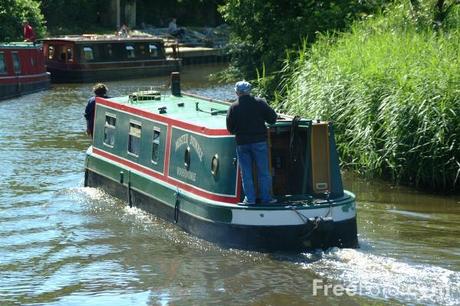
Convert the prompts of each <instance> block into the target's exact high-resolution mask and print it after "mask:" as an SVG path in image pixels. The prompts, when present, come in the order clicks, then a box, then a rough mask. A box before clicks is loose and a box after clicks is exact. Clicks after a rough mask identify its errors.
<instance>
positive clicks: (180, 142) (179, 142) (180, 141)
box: [176, 134, 188, 151]
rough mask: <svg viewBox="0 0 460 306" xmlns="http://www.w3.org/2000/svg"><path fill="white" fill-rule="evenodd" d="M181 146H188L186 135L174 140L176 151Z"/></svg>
mask: <svg viewBox="0 0 460 306" xmlns="http://www.w3.org/2000/svg"><path fill="white" fill-rule="evenodd" d="M183 144H188V134H183V135H182V136H180V137H179V138H177V140H176V151H177V150H178V149H179V147H180V146H182V145H183Z"/></svg>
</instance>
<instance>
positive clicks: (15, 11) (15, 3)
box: [0, 0, 46, 42]
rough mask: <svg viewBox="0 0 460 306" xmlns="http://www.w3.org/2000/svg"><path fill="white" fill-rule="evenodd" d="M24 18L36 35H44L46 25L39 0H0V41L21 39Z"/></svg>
mask: <svg viewBox="0 0 460 306" xmlns="http://www.w3.org/2000/svg"><path fill="white" fill-rule="evenodd" d="M24 19H27V20H28V21H29V23H30V25H31V26H32V27H33V28H34V31H35V34H36V35H37V37H43V36H44V35H45V31H46V27H45V22H44V18H43V15H42V13H41V11H40V3H39V1H35V0H2V1H0V41H6V42H8V41H22V40H23V29H22V21H23V20H24Z"/></svg>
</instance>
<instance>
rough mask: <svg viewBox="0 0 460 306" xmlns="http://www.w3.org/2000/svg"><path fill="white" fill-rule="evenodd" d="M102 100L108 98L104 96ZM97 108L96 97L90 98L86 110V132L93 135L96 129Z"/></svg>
mask: <svg viewBox="0 0 460 306" xmlns="http://www.w3.org/2000/svg"><path fill="white" fill-rule="evenodd" d="M101 98H108V97H107V96H102V97H101ZM95 108H96V96H94V97H91V98H89V100H88V104H86V108H85V119H86V130H87V131H88V132H89V133H90V135H91V136H92V135H93V128H94V112H95Z"/></svg>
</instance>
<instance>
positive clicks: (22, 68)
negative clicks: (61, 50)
mask: <svg viewBox="0 0 460 306" xmlns="http://www.w3.org/2000/svg"><path fill="white" fill-rule="evenodd" d="M42 52H43V51H42V48H41V46H36V45H33V44H32V43H22V42H20V43H3V44H0V99H7V98H10V97H15V96H19V95H22V94H26V93H31V92H35V91H38V90H42V89H46V88H48V87H49V83H50V77H49V73H47V72H46V68H45V62H44V58H43V55H42Z"/></svg>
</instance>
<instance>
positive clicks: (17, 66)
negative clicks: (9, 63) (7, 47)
mask: <svg viewBox="0 0 460 306" xmlns="http://www.w3.org/2000/svg"><path fill="white" fill-rule="evenodd" d="M11 55H12V56H13V67H14V72H15V73H21V62H20V61H19V55H18V53H17V52H13V53H11Z"/></svg>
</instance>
